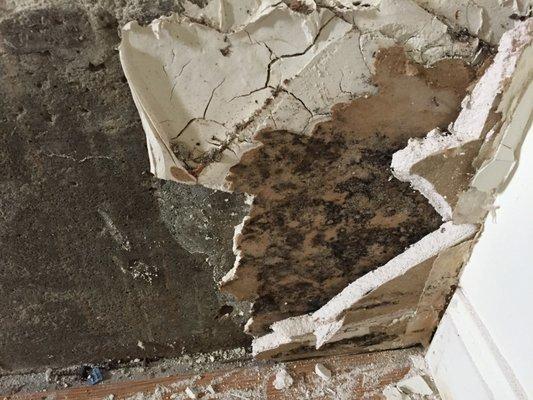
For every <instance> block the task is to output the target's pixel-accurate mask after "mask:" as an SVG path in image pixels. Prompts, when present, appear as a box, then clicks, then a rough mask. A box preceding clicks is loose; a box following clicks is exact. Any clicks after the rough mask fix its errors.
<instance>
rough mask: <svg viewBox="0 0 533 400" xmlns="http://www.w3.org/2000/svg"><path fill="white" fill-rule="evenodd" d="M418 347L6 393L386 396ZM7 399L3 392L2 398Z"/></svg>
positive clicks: (250, 399) (62, 399)
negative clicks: (320, 369)
mask: <svg viewBox="0 0 533 400" xmlns="http://www.w3.org/2000/svg"><path fill="white" fill-rule="evenodd" d="M413 357H415V358H416V357H420V353H419V350H418V349H406V350H395V351H386V352H379V353H371V354H362V355H343V356H331V357H324V358H320V359H312V360H303V361H294V362H287V363H284V364H277V365H275V364H272V365H251V366H247V367H243V368H235V369H229V370H228V369H222V370H219V371H215V372H209V373H205V374H200V375H194V374H191V375H174V376H168V377H164V378H154V379H146V380H138V381H128V382H119V383H110V384H106V383H105V382H104V383H102V384H99V385H96V386H84V387H79V388H70V389H65V390H59V391H51V392H40V393H35V394H26V395H13V396H9V397H5V399H8V400H35V399H54V400H67V399H68V400H73V399H76V400H89V399H90V400H96V399H98V400H101V399H106V400H110V399H113V400H121V399H130V400H145V399H147V400H167V399H172V400H174V399H185V400H186V399H191V398H194V395H193V396H190V395H189V394H188V393H187V392H186V389H187V388H189V389H191V390H192V391H194V392H195V393H196V396H197V397H196V398H198V399H227V400H231V399H246V400H255V399H273V400H278V399H279V400H281V399H298V400H300V399H335V400H343V399H346V400H352V399H384V398H385V397H384V396H383V395H382V392H383V389H384V388H385V387H386V386H387V385H390V384H393V383H396V382H398V381H399V380H401V379H402V378H404V377H405V376H406V375H407V374H408V373H409V372H410V371H411V370H412V369H413V362H412V358H413ZM317 362H320V363H322V364H323V365H324V366H325V367H327V368H328V369H329V370H331V372H332V377H331V379H330V380H327V381H326V380H324V379H322V378H321V377H319V376H318V375H317V374H316V373H315V365H316V363H317ZM283 366H284V367H285V368H286V370H287V372H288V373H289V375H290V376H291V377H292V378H293V380H294V382H293V384H292V385H291V386H290V387H289V388H288V389H284V390H277V389H275V388H274V386H273V381H274V378H275V375H276V372H277V371H278V370H279V369H280V368H283ZM0 398H1V397H0Z"/></svg>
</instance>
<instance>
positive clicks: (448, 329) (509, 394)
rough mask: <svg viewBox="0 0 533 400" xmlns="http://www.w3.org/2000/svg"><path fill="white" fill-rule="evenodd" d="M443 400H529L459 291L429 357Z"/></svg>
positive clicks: (434, 341) (454, 297) (430, 348)
mask: <svg viewBox="0 0 533 400" xmlns="http://www.w3.org/2000/svg"><path fill="white" fill-rule="evenodd" d="M426 360H427V363H428V366H429V369H430V371H431V373H432V375H433V379H434V380H435V383H436V385H437V387H438V389H439V391H440V393H441V396H442V399H443V400H463V399H464V400H478V399H479V400H487V399H494V400H527V398H528V397H527V395H526V393H525V391H524V389H523V388H522V386H521V385H520V382H519V381H518V379H517V378H516V377H515V375H514V373H513V371H512V370H511V368H510V367H509V364H508V363H507V361H506V360H505V358H504V357H503V356H502V354H501V352H500V351H499V349H498V347H497V346H496V344H495V343H494V341H493V340H492V337H491V336H490V333H489V332H488V330H487V329H486V327H485V325H484V324H483V322H482V321H481V319H480V318H479V316H478V314H477V313H476V311H475V310H474V309H473V308H472V306H471V305H470V303H469V301H468V299H467V298H466V296H465V295H464V293H463V292H462V290H461V289H460V288H459V289H458V290H457V291H456V293H455V294H454V296H453V298H452V301H451V302H450V305H449V306H448V309H447V310H446V313H445V314H444V317H443V318H442V321H441V323H440V324H439V327H438V329H437V332H436V334H435V337H434V338H433V341H432V342H431V345H430V347H429V349H428V352H427V354H426Z"/></svg>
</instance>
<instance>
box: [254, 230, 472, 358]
mask: <svg viewBox="0 0 533 400" xmlns="http://www.w3.org/2000/svg"><path fill="white" fill-rule="evenodd" d="M476 231H477V226H476V225H473V224H464V225H454V224H453V223H452V222H446V223H444V224H443V225H442V226H441V227H440V228H439V229H438V230H436V231H434V232H432V233H430V234H429V235H426V236H425V237H423V238H422V239H421V240H419V241H418V242H416V243H415V244H413V245H412V246H410V247H409V248H408V249H407V250H406V251H405V252H403V253H402V254H400V255H398V256H396V257H394V258H393V259H392V260H390V261H389V262H388V263H386V264H385V265H383V266H381V267H379V268H377V269H376V270H374V271H371V272H369V273H367V274H365V275H363V276H362V277H361V278H359V279H357V280H356V281H354V282H353V283H351V284H350V285H348V286H347V287H346V288H345V289H344V290H343V291H342V292H341V293H339V294H338V295H337V296H335V297H333V299H331V300H330V301H328V302H327V303H326V304H325V305H324V306H322V307H321V308H320V309H318V310H317V311H316V312H314V313H313V314H310V315H302V316H297V317H292V318H287V319H285V320H281V321H278V322H275V323H274V324H272V325H271V329H272V333H269V334H267V335H264V336H261V337H259V338H256V339H254V341H253V342H252V350H253V354H254V355H262V354H263V353H276V352H277V351H282V349H283V348H284V347H285V346H287V345H296V347H298V346H299V345H306V346H316V348H320V347H322V345H324V344H325V343H332V342H335V341H339V340H343V339H347V338H351V337H357V336H363V335H365V334H368V333H370V331H368V326H372V325H378V324H380V318H379V317H377V318H376V319H375V320H373V321H368V324H366V326H363V327H361V326H350V325H346V324H345V323H344V321H343V316H344V315H345V313H346V312H348V311H349V310H350V309H351V308H352V307H353V306H355V305H356V304H357V302H358V301H360V300H361V299H362V298H364V296H365V295H367V294H368V293H370V292H372V291H373V290H375V289H377V288H379V287H380V286H381V285H383V284H385V283H387V282H390V281H391V280H393V279H395V278H397V277H399V276H402V275H404V274H405V273H406V272H408V271H409V270H410V269H411V268H413V267H415V266H417V265H419V264H420V263H422V262H424V261H426V260H428V259H430V258H432V257H434V256H436V255H438V254H439V253H440V252H441V251H442V250H444V249H447V248H449V247H451V246H454V245H456V244H458V243H461V242H463V241H464V240H466V239H468V238H470V237H472V236H473V235H474V234H475V232H476ZM405 317H406V315H404V314H403V312H402V313H400V314H398V316H397V319H398V320H397V321H396V322H400V321H401V319H402V318H405ZM384 318H385V320H389V319H390V318H391V316H390V315H387V316H385V317H384ZM277 349H279V350H277Z"/></svg>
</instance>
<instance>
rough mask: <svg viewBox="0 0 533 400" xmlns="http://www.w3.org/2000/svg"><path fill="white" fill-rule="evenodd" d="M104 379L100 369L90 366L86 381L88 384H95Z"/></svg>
mask: <svg viewBox="0 0 533 400" xmlns="http://www.w3.org/2000/svg"><path fill="white" fill-rule="evenodd" d="M103 380H104V377H103V375H102V371H101V370H100V368H98V367H92V368H91V370H90V371H89V376H88V377H87V382H88V383H89V385H96V384H97V383H100V382H102V381H103Z"/></svg>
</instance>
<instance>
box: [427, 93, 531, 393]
mask: <svg viewBox="0 0 533 400" xmlns="http://www.w3.org/2000/svg"><path fill="white" fill-rule="evenodd" d="M528 108H529V109H531V103H530V104H529V105H528ZM526 115H530V111H529V113H528V114H526ZM519 160H520V161H519V163H518V165H517V168H516V170H515V173H514V175H513V176H512V179H511V180H510V182H509V184H508V186H507V187H506V188H505V190H504V191H503V192H502V193H501V194H500V195H499V196H498V197H497V200H496V205H497V207H498V208H497V209H496V210H495V212H494V213H493V216H494V218H493V216H491V215H489V217H488V218H487V221H486V222H485V229H484V231H483V233H482V234H481V236H480V239H479V242H478V243H477V244H476V246H475V247H474V251H473V253H472V257H471V259H470V261H469V262H468V264H467V265H466V267H465V270H464V273H463V276H462V277H461V281H460V287H459V289H458V290H457V292H456V294H455V295H454V297H453V299H452V302H451V304H450V306H449V307H448V309H447V311H446V313H445V316H444V318H443V320H442V321H441V324H440V325H439V328H438V330H437V333H436V335H435V337H434V339H433V342H432V344H431V346H430V348H429V350H428V353H427V356H426V358H427V361H428V364H429V367H430V369H431V371H432V373H433V375H434V378H435V381H436V384H437V386H438V387H439V390H440V391H441V395H442V397H443V399H444V400H451V399H453V400H463V399H465V400H477V399H479V400H486V399H495V400H512V399H533V129H532V128H531V120H530V123H529V132H528V133H527V135H526V137H525V139H524V142H523V144H522V147H521V149H520V159H519Z"/></svg>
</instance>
